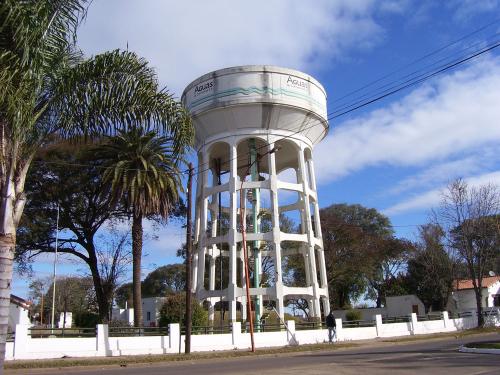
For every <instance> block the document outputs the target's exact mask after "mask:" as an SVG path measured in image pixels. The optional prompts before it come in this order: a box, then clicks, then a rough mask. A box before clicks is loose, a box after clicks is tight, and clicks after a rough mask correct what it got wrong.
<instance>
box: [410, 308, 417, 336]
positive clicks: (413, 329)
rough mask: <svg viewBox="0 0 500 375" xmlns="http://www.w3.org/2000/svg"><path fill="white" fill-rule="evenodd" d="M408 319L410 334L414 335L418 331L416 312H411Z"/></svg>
mask: <svg viewBox="0 0 500 375" xmlns="http://www.w3.org/2000/svg"><path fill="white" fill-rule="evenodd" d="M410 319H411V332H410V334H412V335H416V334H417V333H418V319H417V314H415V313H411V316H410Z"/></svg>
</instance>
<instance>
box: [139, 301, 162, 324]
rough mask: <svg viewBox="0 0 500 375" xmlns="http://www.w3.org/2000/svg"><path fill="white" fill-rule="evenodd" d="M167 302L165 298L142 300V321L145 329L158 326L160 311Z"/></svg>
mask: <svg viewBox="0 0 500 375" xmlns="http://www.w3.org/2000/svg"><path fill="white" fill-rule="evenodd" d="M165 301H166V298H165V297H151V298H143V299H142V320H143V322H144V327H155V326H157V325H158V321H159V319H160V310H161V308H162V306H163V304H164V303H165Z"/></svg>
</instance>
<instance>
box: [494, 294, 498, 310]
mask: <svg viewBox="0 0 500 375" xmlns="http://www.w3.org/2000/svg"><path fill="white" fill-rule="evenodd" d="M493 306H494V307H500V294H494V295H493Z"/></svg>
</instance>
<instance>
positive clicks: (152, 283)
mask: <svg viewBox="0 0 500 375" xmlns="http://www.w3.org/2000/svg"><path fill="white" fill-rule="evenodd" d="M185 286H186V266H185V265H184V264H167V265H166V266H161V267H159V268H157V269H155V270H154V271H153V272H151V273H149V274H148V275H147V276H146V278H145V279H144V281H143V282H142V295H143V296H144V297H164V296H167V295H170V294H174V293H179V292H182V291H183V290H184V289H185Z"/></svg>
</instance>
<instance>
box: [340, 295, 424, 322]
mask: <svg viewBox="0 0 500 375" xmlns="http://www.w3.org/2000/svg"><path fill="white" fill-rule="evenodd" d="M355 310H358V311H360V312H361V319H362V320H373V319H375V315H381V316H382V317H384V318H395V317H401V316H409V315H410V314H411V313H415V314H417V315H425V307H424V304H423V303H422V301H421V300H420V298H418V297H417V296H416V295H414V294H407V295H403V296H393V297H385V307H379V308H377V307H370V308H362V309H355ZM347 311H348V310H334V311H333V315H334V316H335V317H336V318H340V319H342V320H346V313H347Z"/></svg>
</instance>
